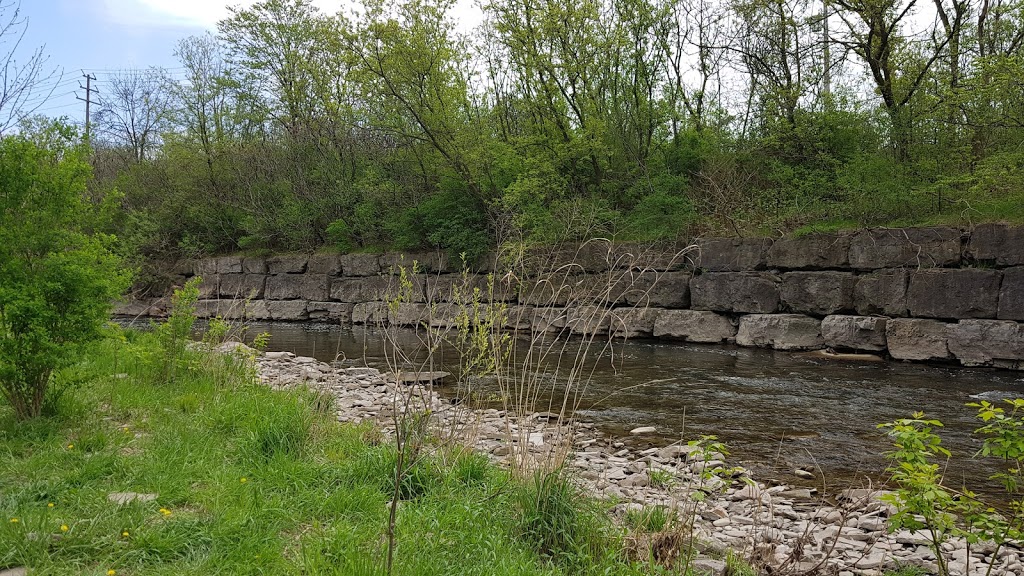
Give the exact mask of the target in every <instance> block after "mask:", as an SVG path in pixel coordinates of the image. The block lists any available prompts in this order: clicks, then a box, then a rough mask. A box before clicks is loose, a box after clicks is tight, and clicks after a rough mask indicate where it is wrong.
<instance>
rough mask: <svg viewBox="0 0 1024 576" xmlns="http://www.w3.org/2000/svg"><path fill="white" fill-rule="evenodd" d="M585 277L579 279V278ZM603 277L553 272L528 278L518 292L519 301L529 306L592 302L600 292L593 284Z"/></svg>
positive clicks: (601, 280)
mask: <svg viewBox="0 0 1024 576" xmlns="http://www.w3.org/2000/svg"><path fill="white" fill-rule="evenodd" d="M581 278H582V279H585V280H583V281H580V279H581ZM603 282H604V279H603V277H598V276H592V275H589V274H588V275H586V276H567V275H563V274H553V275H550V276H545V277H544V278H528V279H526V280H525V281H524V282H523V285H522V286H521V287H520V292H519V303H520V304H526V305H529V306H567V305H569V304H570V303H573V304H579V303H581V302H592V301H594V300H596V299H597V298H598V296H599V295H600V294H601V293H600V291H599V290H596V289H595V288H594V286H595V285H596V284H597V283H603Z"/></svg>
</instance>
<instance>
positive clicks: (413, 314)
mask: <svg viewBox="0 0 1024 576" xmlns="http://www.w3.org/2000/svg"><path fill="white" fill-rule="evenodd" d="M387 312H388V323H389V324H391V325H394V326H418V325H419V324H421V323H423V322H426V321H427V320H428V319H429V316H430V309H429V308H428V307H427V305H426V304H416V303H412V302H399V303H398V304H397V306H394V307H391V306H389V307H388V309H387Z"/></svg>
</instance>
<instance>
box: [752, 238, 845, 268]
mask: <svg viewBox="0 0 1024 576" xmlns="http://www.w3.org/2000/svg"><path fill="white" fill-rule="evenodd" d="M849 256H850V236H849V235H846V234H810V235H807V236H800V237H798V238H779V239H778V240H776V241H775V243H773V244H772V246H771V248H769V249H768V267H769V268H783V269H787V270H813V269H825V268H847V267H849V263H850V259H849Z"/></svg>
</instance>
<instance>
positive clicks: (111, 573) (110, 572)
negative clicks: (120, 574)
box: [107, 570, 117, 576]
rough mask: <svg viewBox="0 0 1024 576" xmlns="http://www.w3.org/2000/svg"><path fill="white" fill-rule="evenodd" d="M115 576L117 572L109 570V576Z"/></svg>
mask: <svg viewBox="0 0 1024 576" xmlns="http://www.w3.org/2000/svg"><path fill="white" fill-rule="evenodd" d="M114 574H117V570H107V576H114Z"/></svg>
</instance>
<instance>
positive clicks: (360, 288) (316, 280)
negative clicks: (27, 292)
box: [118, 224, 1024, 370]
mask: <svg viewBox="0 0 1024 576" xmlns="http://www.w3.org/2000/svg"><path fill="white" fill-rule="evenodd" d="M413 260H415V261H416V265H417V269H418V270H419V271H420V273H418V274H415V275H412V276H410V277H409V281H410V283H411V288H410V293H409V294H408V298H407V299H406V302H404V303H403V304H402V305H401V306H399V307H397V308H396V309H395V310H393V311H390V312H389V311H388V310H387V309H386V308H385V307H383V306H382V305H381V304H380V302H381V299H382V298H383V297H384V295H385V294H386V293H393V292H394V287H395V286H396V285H397V281H396V276H395V275H394V272H395V270H397V268H398V267H399V266H405V267H407V268H408V267H411V265H412V261H413ZM526 260H527V261H528V264H526V265H522V266H520V267H518V268H517V269H516V270H515V271H514V273H507V272H506V271H504V270H502V269H501V267H500V266H496V265H495V264H494V263H493V261H492V262H489V263H485V264H484V265H482V266H481V267H480V271H481V272H482V273H481V274H477V275H472V276H468V277H464V276H463V275H462V274H461V273H459V272H458V270H457V269H456V267H454V266H451V265H449V264H448V263H447V262H446V260H445V259H444V258H443V257H441V256H439V255H438V254H407V255H404V256H403V255H398V254H380V255H377V254H348V255H313V256H306V255H280V256H272V257H269V258H251V257H240V256H225V257H220V258H212V259H206V260H200V261H196V262H191V263H187V264H185V265H180V266H176V267H175V271H176V272H177V274H178V276H177V278H176V280H179V281H181V282H184V280H185V279H186V278H188V277H189V276H191V275H201V276H202V277H203V279H204V283H203V285H202V289H201V292H202V294H201V298H202V300H201V301H200V303H199V308H200V314H201V315H203V316H215V315H221V316H224V317H226V318H233V319H240V318H246V319H250V320H284V321H323V322H334V323H341V324H353V323H354V324H363V323H370V322H376V321H379V320H385V321H389V322H392V323H396V324H406V325H411V324H419V323H421V322H430V323H433V324H435V325H444V324H445V323H451V322H452V321H453V316H454V315H455V314H456V311H455V308H456V306H453V305H451V304H450V303H451V302H453V301H456V300H458V299H459V293H460V292H461V293H465V292H466V291H467V290H470V289H472V288H473V287H475V288H478V289H480V290H481V291H482V293H485V294H492V295H493V300H494V301H501V302H504V303H506V304H507V306H508V319H507V322H506V324H507V326H508V327H509V328H514V329H520V330H564V331H568V332H571V333H574V334H583V335H587V334H611V335H613V336H630V337H638V336H641V337H656V338H666V339H675V340H683V341H689V342H702V343H716V342H734V343H736V344H738V345H740V346H758V347H766V348H775V349H779V350H813V349H821V348H833V349H836V350H839V351H868V352H873V353H883V354H888V355H889V356H891V357H892V358H895V359H899V360H924V361H959V362H960V363H961V364H963V365H967V366H996V367H999V368H1008V369H1018V370H1019V369H1024V323H1022V322H1024V227H1011V226H1006V225H1000V224H985V225H980V226H977V227H975V228H974V229H972V230H960V229H956V228H948V227H937V228H909V229H873V230H861V231H856V232H848V233H836V234H816V235H809V236H803V237H798V238H782V239H777V240H771V239H767V238H753V239H752V238H736V239H718V238H712V239H700V240H697V241H695V243H694V245H693V246H692V247H690V248H689V249H683V250H681V251H679V252H676V251H674V250H671V249H662V250H659V251H652V250H650V249H648V248H644V247H642V246H637V245H623V244H618V245H612V244H608V243H604V242H591V243H587V244H584V245H582V246H572V247H564V248H561V249H557V250H552V251H549V252H546V253H544V254H534V255H531V256H530V257H529V258H527V259H526ZM532 270H536V271H539V272H532ZM490 272H497V273H496V274H494V275H493V278H496V280H493V281H492V282H491V283H490V284H488V281H487V276H486V275H485V274H483V273H490ZM165 302H166V299H158V300H155V301H145V302H142V301H135V302H130V303H126V304H124V305H122V306H121V307H120V308H119V310H118V312H119V313H121V314H125V315H133V316H134V315H160V314H161V313H162V312H163V308H162V306H163V305H164V303H165Z"/></svg>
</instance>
